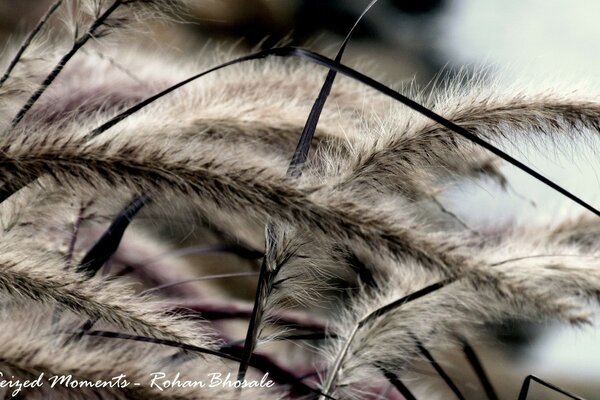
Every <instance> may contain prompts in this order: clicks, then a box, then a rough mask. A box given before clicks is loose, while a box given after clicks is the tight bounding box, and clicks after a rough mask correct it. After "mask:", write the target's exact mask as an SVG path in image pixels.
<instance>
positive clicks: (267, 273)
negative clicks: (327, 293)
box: [237, 224, 275, 381]
mask: <svg viewBox="0 0 600 400" xmlns="http://www.w3.org/2000/svg"><path fill="white" fill-rule="evenodd" d="M270 228H271V227H270V224H267V227H266V237H267V240H266V246H267V253H268V252H269V249H270V246H274V245H275V240H274V238H273V232H272V230H271V229H270ZM273 278H274V277H273V271H271V270H270V268H269V262H268V256H267V255H265V257H264V258H263V261H262V264H261V266H260V273H259V275H258V283H257V285H256V295H255V296H254V306H253V307H252V315H251V316H250V322H249V323H248V330H247V332H246V340H245V341H244V351H243V353H242V357H241V362H240V367H239V369H238V375H237V379H238V380H240V381H241V380H244V377H245V376H246V371H247V370H248V362H249V361H250V358H251V357H252V352H253V351H254V347H255V346H256V340H257V337H258V332H259V328H260V322H261V320H262V317H263V314H264V304H263V303H264V301H265V300H266V296H268V293H269V291H270V286H271V284H272V282H273Z"/></svg>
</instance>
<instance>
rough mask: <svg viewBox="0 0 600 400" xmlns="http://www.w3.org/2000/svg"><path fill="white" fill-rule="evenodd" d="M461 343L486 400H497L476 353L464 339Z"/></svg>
mask: <svg viewBox="0 0 600 400" xmlns="http://www.w3.org/2000/svg"><path fill="white" fill-rule="evenodd" d="M461 341H462V345H463V352H464V353H465V356H466V357H467V360H468V361H469V363H470V364H471V367H473V370H474V371H475V373H476V374H477V377H478V378H479V382H481V386H483V390H485V394H486V395H487V397H488V399H489V400H498V395H497V394H496V391H495V390H494V387H493V386H492V382H490V379H489V378H488V376H487V374H486V372H485V369H484V368H483V365H482V364H481V361H480V360H479V357H477V353H475V350H474V349H473V348H472V347H471V345H470V344H469V343H468V342H467V341H466V340H465V339H462V340H461Z"/></svg>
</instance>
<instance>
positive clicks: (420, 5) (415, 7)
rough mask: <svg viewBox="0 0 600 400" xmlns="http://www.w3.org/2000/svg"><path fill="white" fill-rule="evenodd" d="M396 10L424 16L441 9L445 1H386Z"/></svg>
mask: <svg viewBox="0 0 600 400" xmlns="http://www.w3.org/2000/svg"><path fill="white" fill-rule="evenodd" d="M388 1H389V2H390V3H391V4H392V5H394V6H395V7H396V8H397V9H398V10H400V11H402V12H405V13H410V14H424V13H429V12H433V11H438V10H439V9H441V8H442V7H443V6H444V5H445V3H446V0H388Z"/></svg>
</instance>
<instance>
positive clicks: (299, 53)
mask: <svg viewBox="0 0 600 400" xmlns="http://www.w3.org/2000/svg"><path fill="white" fill-rule="evenodd" d="M269 56H275V57H298V58H302V59H305V60H308V61H310V62H312V63H315V64H319V65H322V66H325V67H327V68H329V69H333V70H335V71H337V72H338V73H341V74H342V75H345V76H347V77H349V78H352V79H354V80H356V81H359V82H361V83H363V84H365V85H367V86H369V87H371V88H373V89H375V90H377V91H378V92H380V93H383V94H385V95H386V96H388V97H391V98H393V99H394V100H396V101H399V102H400V103H402V104H404V105H406V106H407V107H409V108H411V109H413V110H415V111H416V112H418V113H420V114H422V115H424V116H425V117H427V118H429V119H431V120H433V121H435V122H437V123H439V124H440V125H442V126H444V127H445V128H447V129H449V130H450V131H452V132H454V133H457V134H458V135H460V136H462V137H463V138H465V139H467V140H468V141H470V142H472V143H475V144H476V145H478V146H480V147H483V148H484V149H486V150H488V151H490V152H491V153H493V154H495V155H496V156H498V157H500V158H501V159H503V160H504V161H506V162H508V163H510V164H512V165H514V166H515V167H517V168H519V169H520V170H522V171H524V172H525V173H527V174H528V175H530V176H532V177H534V178H535V179H537V180H538V181H540V182H542V183H543V184H545V185H546V186H548V187H550V188H552V189H553V190H555V191H557V192H558V193H560V194H562V195H563V196H565V197H567V198H569V199H571V200H572V201H574V202H575V203H577V204H579V205H581V206H582V207H584V208H586V209H587V210H589V211H591V212H592V213H594V214H595V215H597V216H599V217H600V211H599V210H598V209H596V208H595V207H593V206H592V205H590V204H588V203H587V202H585V201H584V200H582V199H580V198H579V197H577V196H575V195H574V194H572V193H571V192H569V191H568V190H566V189H564V188H563V187H562V186H560V185H558V184H556V183H554V182H553V181H551V180H550V179H548V178H546V177H545V176H543V175H542V174H540V173H539V172H536V171H535V170H533V169H532V168H530V167H528V166H527V165H525V164H523V163H522V162H521V161H519V160H517V159H515V158H514V157H512V156H511V155H509V154H508V153H506V152H504V151H503V150H500V149H499V148H498V147H496V146H494V145H493V144H491V143H488V142H486V141H485V140H483V139H481V138H480V137H478V136H477V135H475V134H473V133H471V132H469V131H468V130H467V129H465V128H463V127H462V126H460V125H457V124H455V123H454V122H451V121H449V120H447V119H446V118H444V117H442V116H441V115H439V114H437V113H435V112H433V111H432V110H430V109H428V108H426V107H424V106H422V105H421V104H419V103H417V102H415V101H414V100H411V99H409V98H408V97H406V96H404V95H402V94H400V93H399V92H397V91H395V90H394V89H392V88H390V87H387V86H385V85H384V84H382V83H380V82H378V81H376V80H374V79H372V78H370V77H368V76H366V75H364V74H362V73H360V72H358V71H356V70H354V69H352V68H350V67H347V66H345V65H343V64H340V63H338V62H336V61H334V60H332V59H329V58H327V57H325V56H322V55H320V54H318V53H315V52H312V51H310V50H306V49H302V48H298V47H277V48H273V49H269V50H263V51H259V52H257V53H253V54H249V55H247V56H243V57H240V58H237V59H235V60H231V61H229V62H227V63H224V64H221V65H218V66H216V67H214V68H211V69H209V70H207V71H204V72H202V73H200V74H197V75H194V76H192V77H190V78H188V79H186V80H184V81H181V82H179V83H177V84H175V85H173V86H171V87H169V88H167V89H165V90H163V91H162V92H160V93H157V94H156V95H154V96H152V97H149V98H148V99H146V100H144V101H142V102H140V103H138V104H136V105H135V106H133V107H131V108H129V109H127V110H125V111H123V112H122V113H120V114H119V115H117V116H115V117H113V118H112V119H111V120H109V121H108V122H106V123H104V124H103V125H101V126H100V127H98V128H96V129H94V130H93V131H92V132H90V134H89V137H90V138H92V137H95V136H97V135H99V134H101V133H102V132H104V131H106V130H107V129H109V128H110V127H112V126H114V125H115V124H117V123H118V122H120V121H122V120H123V119H125V118H127V117H128V116H130V115H132V114H133V113H135V112H137V111H139V110H141V109H142V108H144V107H145V106H147V105H149V104H151V103H153V102H154V101H156V100H158V99H159V98H161V97H163V96H165V95H167V94H169V93H171V92H172V91H174V90H176V89H178V88H180V87H182V86H184V85H186V84H188V83H190V82H192V81H194V80H196V79H198V78H201V77H202V76H204V75H207V74H209V73H211V72H214V71H217V70H220V69H222V68H225V67H228V66H231V65H235V64H239V63H242V62H245V61H250V60H258V59H262V58H266V57H269Z"/></svg>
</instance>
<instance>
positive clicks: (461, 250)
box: [0, 1, 600, 399]
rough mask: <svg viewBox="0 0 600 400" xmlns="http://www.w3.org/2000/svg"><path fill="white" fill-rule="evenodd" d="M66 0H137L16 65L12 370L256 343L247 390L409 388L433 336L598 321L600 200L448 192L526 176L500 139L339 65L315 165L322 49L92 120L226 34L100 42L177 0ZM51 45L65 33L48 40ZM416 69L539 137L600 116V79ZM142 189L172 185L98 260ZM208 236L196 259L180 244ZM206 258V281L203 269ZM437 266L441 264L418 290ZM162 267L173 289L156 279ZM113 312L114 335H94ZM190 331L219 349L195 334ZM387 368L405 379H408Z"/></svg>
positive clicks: (223, 363) (122, 362) (57, 370)
mask: <svg viewBox="0 0 600 400" xmlns="http://www.w3.org/2000/svg"><path fill="white" fill-rule="evenodd" d="M67 3H69V4H67V5H66V6H65V7H66V8H67V9H68V10H69V14H68V18H67V23H68V24H70V27H71V28H72V32H71V33H78V34H80V35H81V34H82V32H89V31H86V29H89V28H86V27H88V25H89V24H93V23H94V21H95V20H96V21H97V20H98V18H100V17H101V16H102V14H103V12H105V11H106V10H107V9H109V8H110V7H111V5H118V6H119V9H118V11H115V14H114V15H113V14H111V15H110V16H108V17H107V18H106V19H105V20H104V22H102V24H101V26H99V27H98V28H97V30H95V31H94V32H95V33H94V35H96V36H97V37H96V38H95V40H94V41H92V42H93V43H90V44H91V45H90V44H88V45H86V46H85V48H81V49H76V50H77V51H76V54H74V55H73V57H72V58H69V59H68V62H67V63H66V64H65V65H64V66H63V65H59V66H58V67H57V65H56V59H58V58H60V56H62V55H63V53H60V51H58V50H57V51H56V52H54V51H52V50H51V49H49V47H51V46H49V45H48V44H46V43H44V42H43V40H42V39H40V38H39V37H38V38H36V40H35V41H34V42H32V43H33V44H32V45H31V46H30V47H29V48H28V49H27V50H26V51H25V52H24V54H25V55H26V56H27V57H25V58H24V59H23V61H21V62H19V63H18V64H17V66H16V68H15V69H14V70H12V71H11V74H10V76H9V78H8V79H7V80H6V82H5V83H3V85H2V87H1V88H0V102H1V103H2V105H3V106H4V105H5V107H3V109H2V111H0V115H1V117H2V118H1V126H2V135H1V136H0V182H1V183H2V190H3V191H4V192H6V193H7V194H11V193H12V192H15V193H13V194H12V195H11V196H10V197H9V198H8V199H6V200H4V201H3V202H2V203H1V204H0V222H1V231H0V249H2V251H1V252H0V272H1V274H0V293H1V296H0V299H1V304H0V313H1V315H0V319H1V320H2V323H3V326H4V329H3V331H2V332H3V333H2V335H4V336H3V337H2V340H0V342H1V343H2V345H1V346H0V358H1V362H0V369H1V372H3V373H4V374H5V375H7V374H13V375H15V376H19V377H22V378H27V377H34V376H36V374H39V373H41V372H48V374H73V375H74V376H77V377H79V378H81V379H92V380H93V379H101V378H102V377H111V376H115V375H119V374H120V373H126V374H127V375H128V376H129V377H132V378H136V379H138V378H139V379H142V377H145V376H147V375H148V374H149V372H151V371H155V370H161V371H167V372H169V373H176V372H179V371H186V372H187V374H188V375H189V376H192V377H193V376H195V375H196V376H200V375H206V374H207V373H211V372H218V371H225V372H230V373H232V374H235V372H236V371H237V369H238V364H239V363H238V361H239V359H243V358H244V357H247V358H248V360H247V361H249V365H250V367H251V369H250V371H252V372H250V373H249V377H251V378H255V377H256V376H258V375H259V374H257V372H260V373H265V372H269V373H270V374H271V376H272V377H273V379H274V380H275V381H276V383H277V385H276V386H275V387H274V388H273V389H271V390H266V389H264V390H263V389H260V390H259V389H244V390H242V398H249V399H250V398H274V399H275V398H302V396H307V395H311V393H312V395H314V394H318V395H321V397H322V398H326V396H333V397H334V398H336V399H346V398H376V397H375V396H376V393H387V394H388V398H390V399H393V398H400V397H399V396H400V395H399V393H401V392H402V390H403V389H402V387H401V386H400V384H399V382H400V380H401V379H402V377H403V376H405V375H406V374H410V373H412V372H414V370H413V366H414V364H415V361H416V360H417V359H419V358H420V357H421V356H422V355H423V352H422V351H421V352H420V349H421V348H427V349H432V350H443V349H453V348H455V346H454V345H455V344H456V343H461V341H462V340H465V339H467V340H469V341H477V340H478V339H479V338H480V337H481V336H483V335H484V333H483V331H484V330H483V327H484V326H486V325H487V324H496V323H502V322H505V321H507V320H511V319H521V320H528V321H532V322H540V321H542V322H546V321H551V320H558V321H561V322H565V323H569V324H572V325H578V324H582V323H589V322H591V319H592V315H591V312H590V303H598V301H599V300H600V269H599V268H598V265H597V264H598V257H599V256H600V255H599V254H598V246H597V245H596V244H595V243H596V241H597V236H598V232H597V229H596V228H595V224H596V220H595V219H591V218H590V217H589V216H588V215H584V216H581V217H579V219H573V220H567V221H558V222H556V223H555V224H554V225H553V226H551V227H544V226H542V227H526V228H523V227H510V229H509V227H507V228H506V229H501V230H499V231H497V232H493V233H490V232H485V231H482V232H479V231H475V230H472V229H470V228H469V227H468V226H466V225H465V224H464V223H463V222H462V221H460V220H459V219H458V218H457V217H456V215H454V214H453V213H452V212H451V211H449V210H447V209H446V208H445V207H444V204H442V203H441V202H440V201H439V200H438V198H437V195H438V194H439V193H441V192H443V191H444V190H446V189H447V188H448V187H451V186H458V187H460V185H461V184H462V183H464V182H470V181H473V180H477V179H481V178H491V179H492V180H494V181H495V182H496V183H497V184H498V185H500V186H501V187H507V186H508V185H510V181H509V180H507V178H506V177H505V176H504V175H502V173H501V171H500V166H501V163H500V162H499V161H498V160H497V159H496V158H495V157H492V156H491V155H490V154H488V153H487V152H484V151H483V150H481V149H480V148H478V147H476V146H474V145H473V144H471V143H470V142H467V141H466V140H465V139H462V138H460V137H458V136H457V135H455V134H454V133H453V132H451V131H449V130H448V129H446V128H443V127H441V126H439V125H438V124H435V123H433V122H430V121H429V120H426V119H425V118H424V117H422V116H420V115H417V114H416V113H415V112H412V111H407V110H406V109H404V108H403V107H401V106H399V105H395V104H391V103H390V102H389V100H388V99H386V98H385V97H383V96H382V95H380V94H377V93H374V92H373V91H371V90H368V89H365V87H364V86H362V85H360V84H358V83H356V82H354V81H351V80H349V79H347V78H343V77H340V78H338V79H337V81H336V82H335V84H334V86H333V89H332V93H331V95H330V98H329V100H328V101H329V102H328V103H327V105H326V106H325V108H324V110H323V114H322V116H321V119H320V121H319V124H318V127H317V130H316V136H315V139H314V141H313V143H312V147H311V152H310V154H309V158H308V161H307V163H306V164H305V166H304V170H303V173H302V176H301V177H292V176H289V175H286V170H287V168H288V164H289V160H290V157H291V156H292V154H293V152H294V148H295V146H296V143H297V141H298V137H299V135H300V133H301V132H302V129H303V127H304V125H305V122H306V118H307V115H308V112H309V111H310V109H311V107H312V105H313V103H314V101H315V97H316V95H317V93H318V91H319V89H320V87H321V85H322V83H323V79H324V77H325V73H324V70H323V69H320V68H317V67H315V66H311V65H307V64H299V63H298V62H296V61H282V60H263V61H256V62H252V63H246V64H242V65H237V66H233V67H230V68H227V69H224V70H221V71H219V72H217V73H214V74H211V75H207V76H205V77H203V78H201V79H199V80H197V81H195V82H193V83H190V84H188V85H185V86H184V87H182V88H180V89H178V90H176V91H175V92H173V93H170V94H168V95H166V96H164V97H162V98H160V99H158V100H157V101H156V102H154V103H152V104H150V105H148V106H147V107H144V108H142V109H141V110H139V111H137V112H135V113H133V114H132V115H130V116H128V117H127V118H125V119H124V120H122V121H120V122H119V123H117V124H116V125H114V126H112V127H110V128H109V129H108V130H106V131H103V132H101V133H100V134H99V135H96V136H93V135H91V133H92V132H94V131H95V129H96V128H98V127H100V126H102V125H103V124H104V123H106V122H107V121H110V120H111V118H114V117H115V116H117V115H118V114H119V113H120V112H123V111H124V110H127V109H128V108H129V107H132V106H134V105H135V104H137V103H139V102H140V101H142V100H144V99H146V98H148V97H150V96H152V95H153V94H155V93H157V92H159V91H161V90H163V89H165V88H167V87H169V86H170V85H173V84H175V83H176V82H178V81H180V80H183V79H185V78H186V77H188V76H191V75H193V74H194V73H197V72H198V71H201V70H205V69H208V68H209V67H210V66H212V65H216V64H218V62H219V61H222V59H223V55H219V56H216V57H215V56H212V57H205V58H203V59H202V60H201V61H196V62H194V61H189V60H184V61H181V60H178V63H177V64H174V63H173V62H171V61H170V60H164V59H161V55H160V54H150V53H148V52H144V51H138V50H135V49H133V48H131V47H124V46H115V47H114V48H112V49H110V50H108V51H107V49H106V48H102V47H101V46H100V45H99V44H98V43H102V41H103V40H104V36H106V35H108V34H109V33H110V34H111V35H110V36H109V37H112V36H113V32H114V34H115V35H116V34H117V33H118V32H119V31H120V30H125V29H129V28H132V29H133V28H134V27H135V26H136V24H134V21H138V20H142V19H145V15H147V13H155V12H157V11H160V12H165V8H164V7H165V6H167V8H168V7H170V6H173V5H176V4H175V2H170V1H156V2H154V1H152V2H144V1H139V2H138V1H123V2H119V1H117V2H104V1H101V2H98V1H89V2H67ZM79 3H81V4H79ZM121 3H122V4H121ZM171 3H173V4H171ZM121 7H122V8H121ZM69 21H70V22H69ZM44 34H46V35H47V34H48V33H47V32H44ZM83 35H84V36H85V35H86V33H83ZM77 37H80V38H81V36H77ZM88 39H89V38H88ZM69 40H72V39H68V40H67V39H65V41H66V42H67V43H70V41H69ZM77 40H83V39H75V43H77ZM85 40H87V39H85ZM113 40H115V41H117V39H113ZM39 46H42V48H43V49H44V52H43V54H42V53H40V57H39V58H38V59H35V60H31V59H30V58H31V55H33V54H36V52H37V51H38V50H37V49H38V48H39ZM124 53H127V54H128V55H127V56H125V55H123V54H124ZM227 58H228V57H227ZM8 62H10V60H8V61H7V63H8ZM56 68H58V69H59V72H58V73H57V74H55V76H54V77H53V78H52V79H51V81H50V82H48V78H47V77H48V76H49V75H48V74H49V72H50V71H52V70H53V69H54V70H56ZM45 80H46V82H45V83H42V82H44V81H45ZM402 91H403V92H406V93H412V94H411V96H412V97H413V98H415V99H417V100H418V101H419V102H421V103H423V104H425V105H426V106H427V107H429V108H431V109H432V110H434V111H436V112H438V113H439V114H440V115H442V116H444V117H445V118H447V119H449V120H451V121H453V122H455V123H457V124H459V125H460V126H462V127H464V128H466V129H468V130H469V131H470V132H472V133H473V134H475V135H477V136H478V137H481V138H484V139H486V140H489V141H491V142H494V143H501V142H504V143H505V144H506V143H509V144H510V143H512V144H514V143H516V142H517V141H518V140H520V141H522V142H519V143H523V142H524V143H528V144H529V145H530V147H531V148H537V147H538V146H540V142H539V141H538V140H537V138H541V137H550V138H551V139H552V140H553V141H554V142H553V143H554V144H556V145H560V144H561V143H569V142H571V141H574V140H585V137H586V134H588V133H589V132H590V131H594V130H597V129H598V128H600V103H599V101H598V96H597V95H596V94H594V93H592V94H588V93H586V94H583V93H582V92H573V91H571V92H566V91H565V92H562V91H560V90H541V91H536V90H533V89H531V90H523V91H516V90H513V89H508V90H505V91H502V90H500V88H497V87H494V86H493V85H492V84H491V83H490V82H489V81H486V80H484V79H483V78H482V79H481V80H474V81H472V82H469V83H468V84H467V85H466V88H465V87H460V86H458V84H450V85H448V86H447V87H443V88H439V87H436V88H434V89H433V90H432V91H433V94H432V95H429V96H424V95H422V94H419V91H418V89H417V88H414V87H412V86H406V87H404V88H403V90H402ZM35 93H37V95H36V94H35ZM32 95H33V96H32ZM31 99H34V101H32V100H31ZM27 104H29V105H27ZM26 105H27V106H26ZM29 107H30V108H29ZM23 110H25V111H23ZM20 114H22V115H21V118H17V116H18V115H20ZM140 195H145V196H148V197H149V198H151V199H152V201H151V202H149V203H148V204H147V205H145V206H144V207H143V210H142V211H141V213H140V215H137V216H136V217H135V221H134V222H133V226H132V227H131V228H128V230H127V233H126V234H125V236H124V239H123V240H122V241H121V240H120V239H115V238H116V237H117V236H119V234H117V233H115V232H112V233H111V232H106V235H105V236H108V237H112V238H113V240H115V241H116V242H117V243H116V245H119V244H120V246H118V249H117V250H115V251H114V253H111V254H106V260H104V261H106V263H104V261H103V264H105V265H104V266H103V267H102V268H101V270H100V271H98V272H97V273H96V276H94V277H91V278H90V277H88V276H85V275H83V274H81V273H78V272H77V271H76V269H77V267H78V266H80V264H81V262H82V260H85V259H86V258H85V257H86V253H87V252H88V251H89V249H90V248H92V247H93V246H94V244H95V243H96V241H97V240H98V238H100V237H101V236H102V235H103V234H104V233H105V231H106V229H108V228H107V226H109V224H110V222H111V221H112V220H113V218H115V216H117V215H118V214H119V212H120V211H121V210H122V209H123V207H125V206H126V205H127V204H128V202H130V201H131V199H132V198H136V197H137V196H140ZM111 226H112V225H111ZM122 233H123V232H121V234H122ZM111 234H112V235H114V236H111ZM113 244H114V243H113ZM186 245H189V247H185V246H186ZM177 247H183V248H184V249H183V250H185V251H182V249H179V250H177ZM178 251H181V253H178ZM193 253H196V254H195V255H194V258H193V262H191V261H190V260H191V259H186V258H183V257H182V258H180V259H175V258H177V257H176V256H181V255H182V254H193ZM216 253H218V254H220V256H219V257H215V254H216ZM169 254H170V255H169ZM173 254H175V256H173ZM211 257H214V258H213V259H212V261H211ZM261 258H262V263H263V268H262V269H261V272H262V273H261V275H259V278H258V279H260V280H261V282H260V283H261V284H262V285H259V290H258V291H257V293H255V292H254V290H255V289H254V288H255V287H256V278H255V275H258V273H257V270H258V268H259V267H260V265H261ZM207 271H211V272H207ZM94 272H96V271H94ZM211 273H212V275H211ZM228 273H229V274H228ZM201 274H206V276H204V277H202V279H204V282H203V283H202V284H198V283H190V282H189V281H190V280H193V279H195V278H198V277H201ZM234 275H235V276H234ZM230 278H231V279H240V280H239V281H232V282H235V283H231V284H230V285H229V288H228V289H227V288H225V289H224V287H225V286H220V285H218V284H217V283H216V282H217V281H220V280H221V279H230ZM213 281H214V282H215V283H213ZM435 282H443V283H442V284H440V285H439V288H436V290H432V291H431V293H428V294H426V295H424V296H422V297H419V298H418V299H415V300H414V301H407V302H403V303H398V300H399V299H402V298H404V296H411V295H412V294H413V293H415V292H417V291H419V290H420V289H422V288H424V287H427V286H428V285H431V284H434V283H435ZM161 285H166V286H168V289H169V290H155V291H153V290H152V288H153V287H157V286H161ZM165 289H167V288H165ZM252 301H254V303H255V304H254V307H251V306H250V303H251V302H252ZM249 318H252V319H253V321H254V322H256V324H255V326H254V327H253V328H252V329H253V331H252V332H249V334H247V335H246V337H247V338H249V342H250V344H251V345H252V348H253V351H252V352H251V354H249V353H250V352H244V351H243V348H242V345H243V343H244V341H243V340H241V339H242V338H243V337H244V333H246V325H247V324H246V322H245V321H244V322H243V323H242V324H240V323H238V322H239V321H237V320H239V319H242V320H246V319H249ZM249 330H250V329H249ZM98 331H101V332H104V334H105V335H104V336H108V337H91V336H90V335H92V334H93V333H94V332H96V333H98ZM111 335H112V336H111ZM119 335H121V336H120V337H119ZM127 335H129V336H127ZM136 338H137V339H139V340H146V341H150V342H151V343H145V344H142V343H138V342H136V341H135V339H136ZM152 342H153V343H152ZM168 344H170V345H173V346H172V347H175V348H176V349H169V346H168ZM192 346H196V348H203V349H207V351H212V352H214V354H218V355H220V357H218V356H215V355H196V354H194V350H193V349H192ZM299 349H300V350H299ZM308 350H311V351H308ZM232 358H233V360H232ZM236 360H237V361H236ZM242 364H244V362H242ZM384 376H385V378H386V379H388V380H389V382H390V384H391V385H392V386H394V387H395V389H394V391H392V390H390V391H387V392H386V390H387V389H386V387H387V385H388V383H386V381H385V379H383V377H384ZM393 377H395V378H393ZM381 382H383V383H381ZM365 383H368V384H367V385H365ZM395 390H397V392H396V391H395ZM319 391H323V392H325V393H319ZM367 392H372V393H367ZM26 394H27V396H28V397H27V398H29V397H31V398H52V396H54V397H55V398H68V397H69V396H71V397H72V398H80V397H81V396H91V395H97V396H99V397H102V398H149V397H152V398H165V399H203V398H223V399H228V398H236V396H238V395H239V392H237V391H234V390H231V391H225V390H224V391H217V392H214V391H212V392H211V391H207V390H206V391H205V390H199V389H195V390H191V389H188V388H180V389H177V390H171V391H168V392H167V391H165V392H157V391H156V390H151V389H150V388H148V387H147V386H143V385H142V386H140V387H135V388H129V389H127V390H116V389H111V390H90V391H86V390H83V391H80V392H73V391H70V390H62V389H61V390H57V391H50V392H44V391H31V392H28V393H26ZM442 395H443V394H440V396H442ZM369 396H372V397H369ZM394 396H395V397H394Z"/></svg>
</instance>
